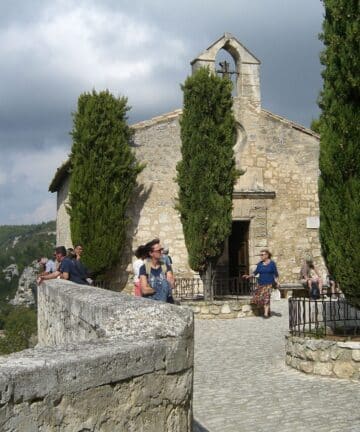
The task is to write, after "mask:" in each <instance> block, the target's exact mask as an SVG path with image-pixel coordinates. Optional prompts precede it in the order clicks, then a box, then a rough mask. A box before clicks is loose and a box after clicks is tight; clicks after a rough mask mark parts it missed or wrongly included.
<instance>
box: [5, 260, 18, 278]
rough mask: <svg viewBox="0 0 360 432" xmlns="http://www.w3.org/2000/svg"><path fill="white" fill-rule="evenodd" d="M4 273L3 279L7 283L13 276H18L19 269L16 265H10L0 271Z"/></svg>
mask: <svg viewBox="0 0 360 432" xmlns="http://www.w3.org/2000/svg"><path fill="white" fill-rule="evenodd" d="M2 272H3V273H4V279H5V280H6V281H7V282H11V281H12V280H13V278H14V277H15V276H19V269H18V266H17V264H10V265H8V266H7V267H5V268H4V270H3V271H2Z"/></svg>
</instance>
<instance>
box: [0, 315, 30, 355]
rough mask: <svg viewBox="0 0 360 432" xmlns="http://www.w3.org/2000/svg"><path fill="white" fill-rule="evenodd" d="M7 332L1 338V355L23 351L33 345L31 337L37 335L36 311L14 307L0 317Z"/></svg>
mask: <svg viewBox="0 0 360 432" xmlns="http://www.w3.org/2000/svg"><path fill="white" fill-rule="evenodd" d="M0 321H2V322H3V329H4V331H5V335H4V337H0V354H10V353H12V352H15V351H22V350H24V349H26V348H29V347H30V345H31V337H33V336H35V335H36V333H37V318H36V312H35V310H34V309H29V308H25V307H13V308H11V309H10V310H7V311H6V313H3V314H2V315H0Z"/></svg>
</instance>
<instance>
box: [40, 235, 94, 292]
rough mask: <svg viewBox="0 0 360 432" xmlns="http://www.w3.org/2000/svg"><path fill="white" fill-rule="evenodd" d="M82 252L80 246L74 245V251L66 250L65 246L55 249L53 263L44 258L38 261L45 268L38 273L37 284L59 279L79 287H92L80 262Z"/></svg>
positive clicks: (90, 280)
mask: <svg viewBox="0 0 360 432" xmlns="http://www.w3.org/2000/svg"><path fill="white" fill-rule="evenodd" d="M83 250H84V248H83V246H82V245H81V244H77V245H75V247H74V249H72V248H69V249H66V248H65V246H58V247H56V248H55V252H54V257H55V261H54V260H52V259H48V258H45V257H43V258H41V259H40V260H39V262H40V264H42V265H44V266H45V269H44V271H43V272H42V273H40V275H39V277H38V279H37V283H38V284H40V283H41V282H42V281H44V280H49V279H58V278H59V279H66V280H69V281H71V282H75V283H78V284H81V285H92V283H93V281H92V279H91V278H90V271H89V270H88V269H87V268H86V266H85V265H84V263H83V262H82V261H81V255H82V253H83Z"/></svg>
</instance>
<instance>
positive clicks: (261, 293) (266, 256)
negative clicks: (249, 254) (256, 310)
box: [243, 249, 280, 318]
mask: <svg viewBox="0 0 360 432" xmlns="http://www.w3.org/2000/svg"><path fill="white" fill-rule="evenodd" d="M271 256H272V255H271V253H270V251H269V250H268V249H263V250H261V251H260V259H261V261H260V262H259V263H258V264H257V266H256V269H255V270H254V271H253V273H252V275H244V276H243V277H245V278H246V279H249V278H250V277H252V276H257V275H259V279H258V285H257V287H256V289H255V291H254V294H253V296H252V299H251V303H252V304H256V305H258V306H262V307H264V318H270V296H271V290H272V288H273V287H274V286H276V287H277V288H279V286H280V284H279V273H278V271H277V267H276V264H275V262H274V261H273V260H272V259H271Z"/></svg>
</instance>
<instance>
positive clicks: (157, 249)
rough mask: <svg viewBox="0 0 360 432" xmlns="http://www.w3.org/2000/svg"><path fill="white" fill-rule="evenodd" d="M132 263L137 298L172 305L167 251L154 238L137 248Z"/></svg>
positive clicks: (172, 281) (169, 258)
mask: <svg viewBox="0 0 360 432" xmlns="http://www.w3.org/2000/svg"><path fill="white" fill-rule="evenodd" d="M135 256H136V258H137V259H136V260H135V261H134V263H133V272H134V290H135V291H134V292H135V295H136V296H138V297H146V298H148V299H152V300H158V301H163V302H167V303H174V299H173V296H172V289H173V288H174V274H173V271H172V259H171V257H170V256H169V249H168V248H163V247H162V246H161V243H160V239H158V238H156V239H153V240H151V241H150V242H148V243H146V244H145V245H141V246H139V247H138V248H137V249H136V251H135Z"/></svg>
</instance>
